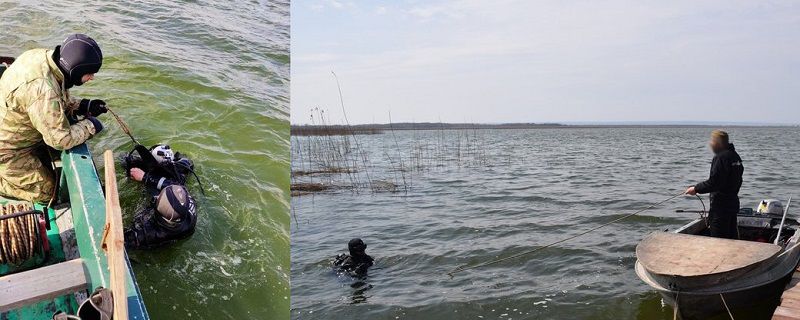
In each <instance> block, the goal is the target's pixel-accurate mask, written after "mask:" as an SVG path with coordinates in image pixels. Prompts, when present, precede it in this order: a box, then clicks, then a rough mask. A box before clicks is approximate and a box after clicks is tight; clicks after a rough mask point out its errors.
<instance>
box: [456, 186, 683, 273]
mask: <svg viewBox="0 0 800 320" xmlns="http://www.w3.org/2000/svg"><path fill="white" fill-rule="evenodd" d="M682 195H684V193H683V192H681V193H679V194H676V195H674V196H671V197H669V198H667V199H664V200H661V201H659V202H656V203H654V204H651V205H649V206H647V207H646V208H644V209H641V210H639V211H636V212H634V213H631V214H628V215H625V216H622V217H620V218H617V219H614V220H611V221H609V222H606V223H604V224H601V225H599V226H597V227H594V228H591V229H589V230H586V231H584V232H581V233H579V234H576V235H574V236H571V237H567V238H564V239H561V240H558V241H556V242H552V243H550V244H547V245H545V246H542V247H538V248H536V249H532V250H528V251H524V252H521V253H517V254H514V255H511V256H508V257H505V258H500V259H495V260H489V261H486V262H481V263H478V264H475V265H471V266H470V265H466V266H460V267H458V268H455V269H453V270H452V271H450V272H448V273H447V275H449V276H450V277H451V278H452V277H453V275H454V274H456V273H459V272H462V271H465V270H470V269H477V268H481V267H485V266H490V265H493V264H497V263H500V262H503V261H507V260H511V259H516V258H519V257H522V256H526V255H529V254H532V253H535V252H538V251H541V250H544V249H547V248H549V247H552V246H554V245H557V244H559V243H564V242H567V241H569V240H572V239H575V238H577V237H580V236H583V235H585V234H588V233H590V232H592V231H595V230H597V229H600V228H603V227H606V226H608V225H611V224H614V223H617V222H620V221H622V220H625V219H628V218H630V217H633V216H635V215H637V214H640V213H642V212H644V211H647V210H650V209H652V208H654V207H656V206H659V205H661V204H663V203H665V202H667V201H670V200H672V199H675V198H677V197H680V196H682Z"/></svg>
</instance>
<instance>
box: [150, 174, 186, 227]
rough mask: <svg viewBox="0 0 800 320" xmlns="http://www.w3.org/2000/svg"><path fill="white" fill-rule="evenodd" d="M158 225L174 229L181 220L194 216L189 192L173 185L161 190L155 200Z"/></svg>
mask: <svg viewBox="0 0 800 320" xmlns="http://www.w3.org/2000/svg"><path fill="white" fill-rule="evenodd" d="M155 209H156V212H157V213H158V214H159V215H160V216H161V219H159V223H160V224H161V225H162V226H164V227H167V228H172V227H175V226H176V225H177V224H179V223H180V222H181V220H182V219H184V218H187V217H188V216H189V215H194V214H195V204H194V199H192V196H191V195H189V191H187V190H186V187H184V186H182V185H177V184H173V185H170V186H168V187H166V188H164V189H162V190H161V193H159V195H158V198H157V199H156V207H155Z"/></svg>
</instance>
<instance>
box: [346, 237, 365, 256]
mask: <svg viewBox="0 0 800 320" xmlns="http://www.w3.org/2000/svg"><path fill="white" fill-rule="evenodd" d="M347 249H349V250H350V255H351V256H353V257H355V256H365V255H367V253H366V250H367V244H366V243H364V241H362V240H361V239H359V238H354V239H352V240H350V242H348V243H347Z"/></svg>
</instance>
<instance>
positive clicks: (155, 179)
mask: <svg viewBox="0 0 800 320" xmlns="http://www.w3.org/2000/svg"><path fill="white" fill-rule="evenodd" d="M137 161H141V159H134V160H130V159H128V160H126V163H125V167H126V169H127V170H130V168H141V167H146V166H143V165H142V164H141V163H138V162H137ZM174 163H175V164H170V165H169V166H167V167H160V168H156V169H151V170H150V171H148V172H146V173H145V175H144V178H143V179H142V182H143V183H144V186H145V188H146V189H147V192H148V194H150V196H151V197H150V203H149V204H148V206H147V208H146V209H144V210H142V211H141V212H138V213H136V215H135V216H134V218H133V224H132V225H131V226H130V227H128V228H126V229H125V247H126V248H129V249H145V248H154V247H158V246H161V245H164V244H167V243H169V242H172V241H175V240H180V239H184V238H187V237H189V236H191V235H192V234H193V233H194V229H195V225H196V224H197V213H196V212H195V210H191V211H190V213H189V214H188V216H186V217H181V221H180V222H178V223H177V224H176V225H174V226H170V225H169V224H167V223H166V222H164V220H163V219H161V218H160V217H159V214H158V213H157V212H155V207H156V205H155V200H156V197H157V196H158V194H159V192H160V191H161V190H162V189H164V188H166V187H168V186H170V185H173V184H177V185H184V184H185V181H186V176H187V175H188V174H189V173H190V170H193V169H194V168H193V167H194V165H193V164H192V162H191V161H190V160H189V159H187V158H181V157H180V155H176V160H175V161H174ZM176 164H177V165H176ZM163 174H168V175H170V177H165V176H163Z"/></svg>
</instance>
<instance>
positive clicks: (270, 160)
mask: <svg viewBox="0 0 800 320" xmlns="http://www.w3.org/2000/svg"><path fill="white" fill-rule="evenodd" d="M0 16H1V17H2V19H0V55H7V56H17V55H19V54H20V53H22V52H23V51H25V50H28V49H33V48H37V47H48V48H50V47H54V46H55V45H56V44H60V43H61V41H62V40H63V39H64V37H65V36H66V35H67V34H69V33H75V32H81V33H86V34H88V35H90V36H91V37H93V38H94V39H95V40H97V41H98V43H100V45H101V47H102V49H103V53H104V56H105V60H104V63H103V68H102V69H101V71H100V72H99V73H98V74H97V77H96V80H95V81H94V82H91V83H89V84H87V85H84V86H81V87H76V88H73V89H72V90H71V93H72V94H73V95H74V96H78V97H87V98H100V99H104V100H106V102H108V103H109V106H110V107H111V108H113V109H114V111H116V112H117V113H118V114H120V116H122V117H123V118H124V119H125V120H126V122H127V123H128V124H129V125H130V127H131V128H132V130H133V133H134V135H135V136H136V138H137V139H138V140H139V142H141V143H142V144H145V145H148V146H149V145H153V144H156V143H168V144H170V145H171V146H172V148H173V149H175V150H177V151H180V152H182V153H185V154H187V155H188V156H189V157H190V158H192V159H193V160H194V161H195V165H196V167H197V173H198V174H199V175H200V178H201V180H202V182H203V186H204V187H205V195H202V194H201V193H200V190H199V188H198V186H197V183H196V182H190V183H189V188H190V190H191V191H192V192H193V194H194V195H195V197H196V198H197V200H198V206H199V208H198V216H199V218H198V223H197V231H196V232H195V234H194V235H193V236H192V237H191V238H189V239H188V240H185V241H182V242H179V243H176V244H174V245H172V246H169V247H166V248H161V249H157V250H152V251H134V252H129V255H130V258H131V260H132V264H133V271H134V272H135V275H136V277H137V280H138V283H139V286H140V288H141V290H142V294H143V296H144V299H145V303H146V304H147V308H148V311H149V313H150V315H151V317H152V318H153V319H285V318H288V317H289V233H288V228H289V227H288V226H289V203H290V200H289V193H288V190H289V173H288V172H289V161H290V160H289V158H290V157H289V121H288V119H289V107H288V101H289V88H288V86H289V2H288V0H278V1H243V2H237V3H235V4H234V3H228V2H216V1H177V2H173V1H162V0H156V1H143V2H130V3H127V2H103V1H75V2H69V1H67V2H64V1H58V2H49V1H48V2H41V3H40V2H35V3H34V4H31V3H29V2H25V1H18V2H16V1H11V2H9V1H0ZM100 120H101V121H103V123H104V125H105V127H106V130H105V131H104V132H102V133H101V134H100V135H99V136H97V137H95V138H94V139H92V140H91V141H90V142H89V147H90V149H91V150H92V152H93V153H94V154H95V163H96V164H97V165H98V169H99V170H102V167H100V166H102V161H101V158H100V157H101V153H102V151H103V150H105V149H112V150H114V151H115V152H116V153H119V154H122V153H125V152H127V151H129V150H130V148H131V147H132V145H131V142H130V140H129V138H128V137H127V136H125V135H124V133H123V132H122V130H120V129H119V126H118V125H117V124H116V123H115V122H114V119H113V117H111V115H103V116H101V117H100ZM101 172H102V171H101ZM117 172H118V177H119V179H120V186H119V188H120V197H121V201H122V206H123V211H124V214H125V216H126V219H130V218H131V217H132V215H133V214H134V213H135V212H136V211H138V210H140V209H142V208H144V206H145V205H146V203H147V202H146V200H145V195H144V190H143V189H142V188H141V186H139V185H138V183H136V182H132V181H128V180H126V179H125V178H124V174H123V173H122V170H121V168H119V167H118V168H117Z"/></svg>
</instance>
